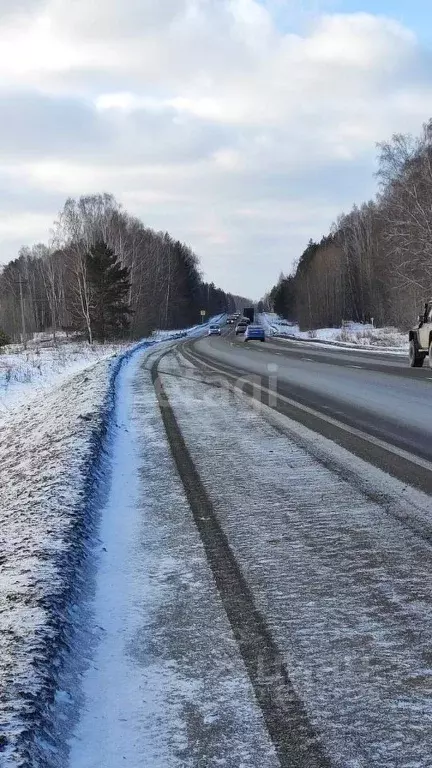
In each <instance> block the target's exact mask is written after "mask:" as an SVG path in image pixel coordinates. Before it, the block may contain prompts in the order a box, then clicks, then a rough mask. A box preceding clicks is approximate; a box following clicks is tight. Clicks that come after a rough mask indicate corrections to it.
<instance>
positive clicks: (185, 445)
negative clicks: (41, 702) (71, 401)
mask: <svg viewBox="0 0 432 768" xmlns="http://www.w3.org/2000/svg"><path fill="white" fill-rule="evenodd" d="M118 386H119V399H118V404H117V414H116V417H117V418H116V424H115V428H114V430H113V439H112V443H111V448H110V460H111V464H112V475H111V481H110V493H109V498H108V500H107V503H106V506H105V508H104V510H103V511H102V526H101V531H100V539H101V541H100V555H99V567H98V575H97V579H96V588H95V592H96V596H95V598H94V600H93V608H92V610H93V625H94V627H93V635H94V638H95V643H94V645H95V647H94V651H93V652H92V653H90V654H89V659H88V666H87V670H86V672H85V675H84V678H83V691H82V693H83V696H84V702H85V703H84V705H83V706H82V707H81V710H80V713H79V718H78V720H77V721H76V724H75V727H74V729H73V735H72V737H71V740H70V768H96V766H104V768H105V767H108V768H117V766H119V765H122V764H126V765H130V766H137V767H138V766H155V768H159V766H160V768H162V766H164V768H165V766H176V767H177V766H178V767H180V766H191V768H192V767H194V766H200V767H201V766H220V765H224V766H232V768H234V767H235V768H237V767H238V766H251V767H254V766H257V767H258V766H266V767H267V766H272V767H273V766H284V767H286V768H287V767H288V766H290V767H291V766H295V767H296V768H306V766H307V767H308V768H312V767H313V766H320V767H321V768H324V766H326V767H327V766H329V767H333V768H366V766H367V767H368V768H369V767H370V766H372V767H374V768H375V767H376V768H390V767H393V766H394V767H396V766H397V767H398V768H412V767H413V766H417V767H418V766H421V767H422V768H423V767H424V768H428V767H429V766H430V751H431V744H432V703H431V702H432V698H431V693H432V654H431V636H432V590H431V587H432V575H431V574H432V567H431V566H432V549H431V543H432V519H431V518H432V510H431V497H430V492H431V483H432V480H431V476H432V474H431V469H432V449H431V448H430V445H431V434H430V432H431V431H432V419H431V416H432V413H431V407H432V406H431V405H430V393H431V389H430V388H431V386H432V381H431V380H430V378H429V375H428V372H427V371H426V370H425V371H410V370H409V369H408V368H406V367H405V366H404V363H403V362H401V361H400V357H399V358H396V357H395V358H394V359H393V358H392V357H386V359H385V361H382V360H380V359H377V357H376V355H372V354H367V353H360V352H359V353H352V352H346V351H344V352H339V351H337V352H335V350H333V349H331V350H323V349H311V345H301V344H299V343H292V344H289V343H288V342H286V341H283V342H277V341H271V342H269V343H265V344H260V343H256V344H253V343H252V344H251V343H248V344H245V342H244V341H243V340H242V341H237V340H236V339H235V337H233V335H232V333H226V332H224V334H223V336H222V338H217V337H216V338H213V337H211V338H198V339H196V340H193V341H191V340H185V341H184V342H179V343H177V344H172V345H169V346H165V347H160V348H155V349H153V350H151V351H150V352H145V353H143V354H142V355H140V356H136V357H135V358H134V359H133V360H132V362H131V363H130V364H129V366H128V367H126V368H125V369H124V371H123V372H122V374H121V379H120V380H119V383H118ZM52 764H53V765H54V764H55V763H54V762H52Z"/></svg>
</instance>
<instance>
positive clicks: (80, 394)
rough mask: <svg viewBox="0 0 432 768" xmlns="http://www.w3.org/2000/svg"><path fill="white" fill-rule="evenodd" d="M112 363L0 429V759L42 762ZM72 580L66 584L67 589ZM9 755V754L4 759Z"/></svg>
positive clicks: (87, 524) (49, 396) (55, 392)
mask: <svg viewBox="0 0 432 768" xmlns="http://www.w3.org/2000/svg"><path fill="white" fill-rule="evenodd" d="M109 369H110V364H109V362H108V361H101V362H100V363H99V364H98V365H96V366H93V367H92V368H91V369H89V370H87V371H84V372H82V373H80V374H78V375H76V376H74V377H73V378H72V379H70V380H69V381H68V382H66V383H64V384H62V385H61V386H59V387H56V388H54V389H53V390H52V391H51V392H49V393H47V394H45V395H44V397H40V398H36V399H33V401H32V402H31V405H28V406H25V407H22V408H21V411H20V412H17V413H15V415H14V418H10V419H7V420H5V422H4V423H3V424H2V428H1V432H0V557H1V568H0V690H1V697H0V765H1V766H3V765H7V766H30V765H31V766H43V765H45V762H44V757H43V745H44V744H45V745H47V744H49V743H50V740H51V737H52V733H51V726H50V718H49V702H50V699H51V696H52V694H53V692H54V689H55V686H56V682H57V674H58V659H59V653H60V652H63V651H67V647H68V638H69V630H70V622H71V619H72V611H73V605H71V604H70V603H69V601H70V596H71V594H73V589H74V588H76V587H77V586H78V571H79V568H78V566H79V564H80V562H81V561H82V558H83V554H84V548H85V541H86V537H87V536H88V534H89V531H90V530H91V528H92V525H93V522H92V518H91V515H90V514H87V510H86V500H87V493H88V482H89V468H90V467H91V463H92V460H93V458H94V456H95V452H97V447H98V437H100V433H101V429H102V425H103V408H104V403H105V398H106V392H107V386H108V381H109ZM71 590H72V591H71ZM2 760H5V762H2Z"/></svg>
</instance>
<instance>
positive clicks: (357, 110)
mask: <svg viewBox="0 0 432 768" xmlns="http://www.w3.org/2000/svg"><path fill="white" fill-rule="evenodd" d="M431 63H432V5H431V0H357V1H356V0H303V1H301V0H121V1H120V0H0V84H1V85H0V154H1V160H0V263H2V262H3V263H4V262H6V261H7V260H9V259H10V258H13V257H14V256H15V255H16V252H17V249H18V248H19V246H20V245H22V244H31V243H33V242H37V241H40V240H42V241H47V239H48V237H49V229H50V227H51V224H52V221H53V219H54V218H55V216H56V214H57V212H58V211H59V209H60V208H61V206H62V204H63V202H64V200H65V198H66V197H68V196H78V195H80V194H88V193H92V192H104V191H106V192H112V193H113V194H114V195H115V196H116V197H117V199H118V200H119V201H120V202H121V203H122V204H123V205H124V207H125V208H126V209H127V210H128V211H130V212H131V213H134V214H136V215H138V216H140V218H142V220H143V221H144V222H145V223H146V224H147V225H149V226H151V227H154V228H156V229H164V230H168V231H170V232H171V234H173V235H174V236H175V237H177V238H180V239H182V240H184V241H186V242H187V243H189V244H190V245H191V246H192V247H193V249H194V250H195V251H196V253H197V254H198V255H199V256H200V258H201V262H202V267H203V270H204V272H205V276H206V277H207V278H208V279H210V280H214V282H215V283H217V284H218V285H220V286H222V287H223V288H225V289H228V290H232V291H234V292H238V293H241V294H243V295H245V294H246V295H249V296H252V297H254V298H258V297H259V296H260V295H262V294H263V292H264V291H265V290H266V289H267V288H269V287H270V286H271V285H272V284H273V283H274V282H275V280H276V279H277V276H278V274H279V272H280V271H281V270H284V271H288V270H289V268H290V266H291V264H292V263H293V260H294V259H296V258H298V256H299V255H300V254H301V252H302V250H303V249H304V247H305V245H306V243H307V241H308V239H309V238H310V237H314V238H319V237H321V235H322V234H325V233H326V232H327V231H328V229H329V227H330V225H331V223H332V221H333V220H334V219H335V218H336V217H337V215H338V214H339V213H340V212H341V211H342V210H344V209H345V210H347V209H348V208H349V207H350V206H351V205H352V203H353V202H355V201H357V202H361V201H362V200H363V199H367V198H368V197H371V196H372V195H373V194H374V191H375V181H374V179H373V171H374V168H375V142H376V141H379V140H381V139H385V138H387V137H389V136H391V134H392V133H394V132H398V131H412V132H418V131H419V130H420V128H421V124H422V122H424V121H425V120H426V119H428V118H429V117H431V116H432V66H431Z"/></svg>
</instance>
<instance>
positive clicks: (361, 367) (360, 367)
mask: <svg viewBox="0 0 432 768" xmlns="http://www.w3.org/2000/svg"><path fill="white" fill-rule="evenodd" d="M348 367H349V368H359V369H360V370H361V371H362V370H363V366H362V365H350V366H348Z"/></svg>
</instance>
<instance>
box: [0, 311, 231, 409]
mask: <svg viewBox="0 0 432 768" xmlns="http://www.w3.org/2000/svg"><path fill="white" fill-rule="evenodd" d="M223 317H224V316H223V315H217V316H216V317H214V318H210V319H209V320H208V321H207V322H206V323H203V324H202V325H196V326H193V327H192V328H184V329H182V330H178V331H177V330H175V331H155V332H154V333H153V334H152V336H151V339H149V340H151V341H166V340H169V339H173V338H180V337H182V336H197V335H198V336H199V335H200V334H201V333H203V332H205V330H206V328H207V326H208V324H209V323H210V322H219V321H220V320H221V319H222V318H223ZM57 338H58V343H57V344H56V345H54V344H53V342H52V339H51V337H50V336H49V335H47V334H46V333H43V334H42V333H40V334H34V338H33V339H32V340H31V341H29V343H28V348H27V349H26V350H24V349H23V348H22V346H21V345H18V344H11V345H8V346H7V347H3V348H0V423H1V422H2V420H3V419H4V418H5V417H6V416H8V415H9V414H10V413H11V412H13V411H14V410H16V409H17V408H20V407H21V406H22V405H23V404H25V403H27V402H28V400H29V398H31V397H36V396H41V395H43V394H44V393H46V392H47V391H49V390H51V389H52V388H53V387H54V386H56V385H59V384H61V383H62V382H63V381H66V380H67V379H69V378H70V377H71V376H73V375H75V374H77V373H80V372H81V371H84V370H85V369H86V368H89V367H91V366H92V365H95V364H96V363H98V362H100V361H101V360H106V359H108V358H111V357H114V356H118V355H121V354H122V353H124V352H125V351H126V350H127V349H130V348H131V347H132V346H133V344H135V342H133V343H131V342H124V343H115V344H114V343H107V344H93V345H92V346H90V345H89V344H88V343H87V342H85V341H74V340H69V341H68V340H67V339H66V338H65V336H64V334H58V337H57Z"/></svg>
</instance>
